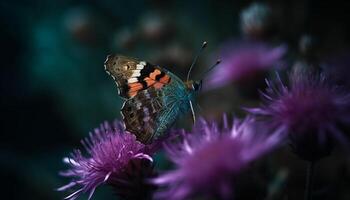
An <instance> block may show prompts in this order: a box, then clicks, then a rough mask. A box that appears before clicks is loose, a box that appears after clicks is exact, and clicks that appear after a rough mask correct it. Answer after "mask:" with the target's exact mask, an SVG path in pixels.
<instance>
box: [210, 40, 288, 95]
mask: <svg viewBox="0 0 350 200" xmlns="http://www.w3.org/2000/svg"><path fill="white" fill-rule="evenodd" d="M286 51H287V49H286V47H285V46H283V45H281V46H278V47H270V46H268V45H266V44H264V43H253V42H250V43H249V42H243V43H238V44H236V43H233V42H229V43H228V44H226V45H225V46H224V47H223V48H222V50H221V51H220V52H221V53H219V57H220V58H221V60H222V62H221V63H220V65H219V66H218V67H217V68H215V69H214V71H213V73H211V74H210V75H209V76H208V89H213V88H217V87H222V86H225V85H227V84H229V83H231V82H240V81H246V80H250V79H252V78H253V79H254V78H256V77H258V76H259V75H260V74H261V73H263V72H266V71H267V70H269V69H271V68H273V67H276V65H278V64H279V63H280V61H281V58H282V57H283V55H284V54H285V53H286Z"/></svg>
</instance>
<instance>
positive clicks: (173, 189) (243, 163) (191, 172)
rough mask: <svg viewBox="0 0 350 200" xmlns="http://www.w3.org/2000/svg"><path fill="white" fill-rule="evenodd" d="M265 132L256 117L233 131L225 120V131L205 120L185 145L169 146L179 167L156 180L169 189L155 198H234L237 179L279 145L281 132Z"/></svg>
mask: <svg viewBox="0 0 350 200" xmlns="http://www.w3.org/2000/svg"><path fill="white" fill-rule="evenodd" d="M265 131H266V132H267V130H266V129H265V128H264V127H263V126H261V124H259V125H258V123H257V122H255V120H254V119H253V118H247V119H245V120H243V121H238V120H235V121H234V122H233V126H232V128H230V127H229V125H228V123H227V119H226V117H224V125H223V128H222V129H219V127H218V124H217V123H215V122H212V123H209V122H207V121H205V120H203V119H201V120H200V121H199V123H198V124H196V126H195V127H194V129H193V131H192V133H191V134H184V133H183V134H182V135H183V140H182V142H180V143H166V145H165V150H166V151H167V153H168V157H169V158H170V160H171V161H172V162H174V163H175V165H176V166H177V167H176V169H174V170H172V171H170V172H166V173H164V174H162V175H160V176H159V177H157V178H155V179H153V180H152V182H153V183H155V184H157V185H158V186H165V188H164V190H161V191H159V192H158V193H156V195H155V197H156V198H158V199H170V200H180V199H188V198H189V197H191V196H194V195H196V194H203V195H204V194H208V195H211V196H220V197H221V198H223V199H231V197H232V196H233V190H232V187H231V186H232V183H233V182H234V180H235V176H236V175H238V174H239V173H240V172H241V171H242V170H243V169H245V168H247V166H248V164H249V163H250V162H252V161H254V160H256V159H257V158H259V157H260V156H262V155H264V154H265V153H267V152H268V151H270V150H272V149H273V148H274V147H276V145H278V144H279V142H280V140H281V138H280V136H279V134H278V133H276V134H273V135H270V136H268V135H267V134H265V133H266V132H265Z"/></svg>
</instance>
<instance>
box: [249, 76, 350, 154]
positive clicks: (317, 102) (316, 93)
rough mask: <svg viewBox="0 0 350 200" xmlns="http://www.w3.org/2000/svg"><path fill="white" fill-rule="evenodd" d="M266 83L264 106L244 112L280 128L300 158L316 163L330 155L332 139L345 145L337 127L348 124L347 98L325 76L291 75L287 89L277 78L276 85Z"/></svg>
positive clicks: (349, 103) (348, 101)
mask: <svg viewBox="0 0 350 200" xmlns="http://www.w3.org/2000/svg"><path fill="white" fill-rule="evenodd" d="M277 76H278V75H277ZM266 83H267V85H268V88H267V89H266V91H265V93H262V97H263V99H264V102H265V103H264V105H262V106H261V107H258V108H252V109H247V110H248V111H250V112H251V113H253V114H256V115H261V116H265V117H267V118H268V119H269V122H270V124H271V125H272V126H273V127H278V128H279V129H283V130H284V131H283V132H285V133H286V134H288V136H289V139H290V144H291V147H292V149H293V151H294V152H295V153H296V154H297V155H298V156H299V157H300V158H302V159H304V160H308V161H316V160H319V159H320V158H322V157H324V156H326V155H328V154H329V153H330V152H331V150H332V147H333V140H334V139H336V140H337V141H339V142H341V143H346V139H345V138H344V135H343V133H342V131H341V130H340V127H339V126H338V125H339V124H347V123H349V120H350V115H349V108H350V95H349V94H345V93H344V92H343V91H342V90H341V89H340V88H339V87H336V86H332V85H331V84H330V83H329V82H327V80H326V78H325V76H323V75H319V76H314V75H312V74H310V73H302V72H301V71H299V72H294V73H292V74H291V76H290V88H288V87H286V86H285V85H284V84H283V83H282V81H281V79H280V77H279V76H278V80H277V82H270V81H268V80H267V81H266Z"/></svg>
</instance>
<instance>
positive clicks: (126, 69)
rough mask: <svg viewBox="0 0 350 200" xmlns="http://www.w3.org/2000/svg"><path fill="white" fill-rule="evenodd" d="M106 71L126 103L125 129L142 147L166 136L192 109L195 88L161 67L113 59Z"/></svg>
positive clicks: (110, 58) (124, 113) (123, 57)
mask: <svg viewBox="0 0 350 200" xmlns="http://www.w3.org/2000/svg"><path fill="white" fill-rule="evenodd" d="M105 69H106V71H107V73H108V74H110V75H111V76H112V77H113V79H114V80H115V82H116V83H117V86H118V91H119V95H120V96H121V97H123V98H124V99H125V102H124V105H123V107H122V109H121V113H122V116H123V120H124V124H125V128H126V130H127V131H129V132H131V133H132V134H134V135H135V136H136V137H137V139H138V140H139V141H141V142H143V143H150V142H152V141H153V140H154V139H157V138H159V137H161V136H163V135H164V134H165V132H166V131H167V130H168V129H169V128H170V127H171V126H172V125H173V124H174V122H175V121H176V119H177V118H178V117H179V116H180V115H182V114H185V113H187V112H188V111H189V110H190V109H191V105H192V101H193V100H194V97H195V94H196V91H197V90H196V88H195V87H193V83H194V82H192V81H189V82H183V81H182V80H181V79H180V78H179V77H177V76H176V75H175V74H173V73H171V72H169V71H168V70H166V69H163V68H160V67H159V66H155V65H152V64H150V63H147V62H145V61H139V60H137V59H134V58H130V57H125V56H120V55H111V56H108V57H107V60H106V62H105Z"/></svg>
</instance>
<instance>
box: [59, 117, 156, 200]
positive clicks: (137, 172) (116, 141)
mask: <svg viewBox="0 0 350 200" xmlns="http://www.w3.org/2000/svg"><path fill="white" fill-rule="evenodd" d="M82 144H83V146H84V147H85V149H86V151H87V153H88V156H84V155H83V154H82V152H81V151H80V150H75V151H74V152H73V153H72V154H71V156H70V157H69V158H68V157H67V158H64V162H65V163H67V164H68V165H69V166H70V169H68V170H67V171H64V172H61V175H62V176H65V177H71V178H72V181H71V182H70V183H69V184H67V185H65V186H62V187H60V188H58V189H57V190H58V191H65V190H68V189H71V188H77V189H76V190H75V192H73V193H72V194H70V195H69V196H67V197H66V198H65V199H69V200H74V199H76V198H77V197H78V196H80V195H81V194H82V193H89V197H88V199H90V198H91V197H92V195H93V193H94V191H95V189H96V188H97V187H98V186H100V185H103V184H108V185H111V186H112V187H113V188H114V189H115V191H116V193H117V194H119V195H121V196H122V197H124V198H125V199H138V198H137V196H135V195H141V196H142V198H144V199H147V196H149V197H151V194H150V193H148V192H149V190H148V189H154V186H152V185H150V184H149V183H147V182H146V180H145V179H146V178H150V177H153V176H154V172H153V160H152V158H151V155H150V154H151V152H150V148H148V146H146V145H144V144H142V143H140V142H138V141H137V140H136V137H135V136H134V135H132V134H130V133H127V132H125V131H123V128H122V125H121V124H120V123H119V122H116V123H115V124H113V125H110V124H108V123H107V122H106V123H104V124H102V125H101V127H100V128H99V129H95V130H94V134H92V133H90V137H89V138H86V139H84V140H82ZM138 197H140V196H138Z"/></svg>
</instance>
